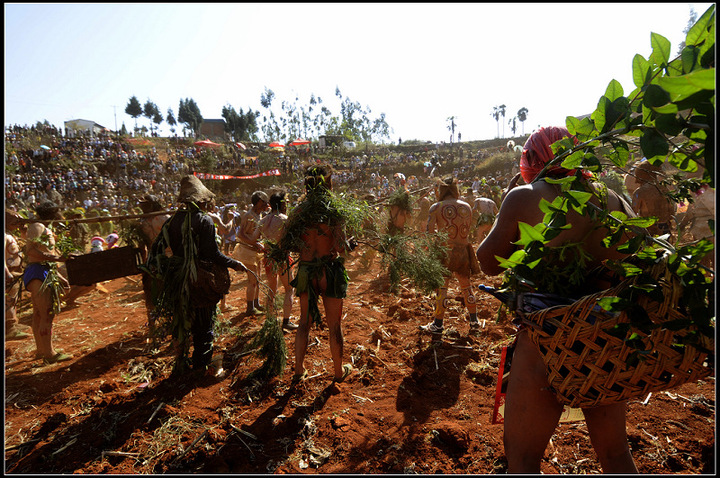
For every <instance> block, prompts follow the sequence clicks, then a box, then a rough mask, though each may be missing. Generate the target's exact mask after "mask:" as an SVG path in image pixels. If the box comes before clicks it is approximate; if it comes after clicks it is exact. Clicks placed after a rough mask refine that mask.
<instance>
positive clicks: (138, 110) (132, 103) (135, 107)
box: [125, 96, 143, 130]
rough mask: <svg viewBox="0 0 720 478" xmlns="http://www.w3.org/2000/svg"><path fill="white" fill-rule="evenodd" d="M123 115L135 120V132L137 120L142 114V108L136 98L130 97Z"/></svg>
mask: <svg viewBox="0 0 720 478" xmlns="http://www.w3.org/2000/svg"><path fill="white" fill-rule="evenodd" d="M125 114H128V115H130V116H131V117H133V118H134V119H135V129H136V130H137V119H138V117H139V116H140V115H142V114H143V110H142V106H140V102H139V101H138V99H137V97H136V96H132V97H131V98H130V100H129V101H128V104H127V106H126V107H125Z"/></svg>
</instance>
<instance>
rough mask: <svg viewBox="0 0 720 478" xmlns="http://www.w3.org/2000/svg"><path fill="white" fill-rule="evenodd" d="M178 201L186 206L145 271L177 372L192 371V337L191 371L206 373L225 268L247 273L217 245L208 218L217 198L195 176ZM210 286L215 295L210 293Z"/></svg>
mask: <svg viewBox="0 0 720 478" xmlns="http://www.w3.org/2000/svg"><path fill="white" fill-rule="evenodd" d="M177 202H178V203H181V204H182V205H183V206H184V207H183V208H181V209H178V210H177V211H176V212H175V213H174V214H173V215H172V216H171V217H170V219H168V220H167V221H166V222H165V223H164V224H163V226H162V231H161V232H160V234H159V235H158V236H157V238H156V239H155V241H154V242H153V244H152V246H151V248H150V252H149V255H148V261H147V263H146V266H145V267H144V269H146V270H148V271H149V272H150V273H151V275H152V276H153V279H155V281H154V284H153V302H154V304H155V309H154V311H155V312H156V314H157V319H156V323H158V322H162V321H160V319H161V318H164V319H166V320H165V321H164V323H159V324H158V327H159V328H163V327H164V330H165V332H169V333H170V334H172V337H173V342H174V345H175V347H176V350H175V353H176V357H175V359H176V360H175V366H174V368H173V373H174V374H179V373H184V372H185V371H186V370H187V369H188V368H189V365H190V364H189V363H187V357H186V354H187V352H188V349H189V340H188V338H189V335H192V339H193V354H192V368H193V370H194V371H195V372H197V373H199V374H203V373H205V372H206V371H207V370H208V368H209V366H210V363H211V362H212V351H213V326H214V322H215V317H216V312H217V304H218V302H219V301H220V299H221V298H222V295H223V294H224V293H227V288H229V276H228V275H227V268H232V269H234V270H236V271H241V272H242V271H246V270H247V268H246V267H245V265H244V264H243V263H242V262H240V261H237V260H235V259H233V258H230V257H227V256H226V255H225V254H223V253H222V252H220V249H219V247H218V244H217V242H216V240H215V224H214V223H213V220H212V218H211V217H210V216H209V215H208V214H207V212H208V211H212V209H213V207H214V205H215V194H214V193H213V192H212V191H210V190H209V189H207V188H206V187H205V186H204V185H203V184H202V182H201V181H200V180H199V179H198V178H197V177H195V176H193V175H187V176H184V177H183V178H182V180H181V181H180V192H179V194H178V198H177ZM168 249H169V252H170V253H171V254H172V255H170V256H168V255H167V251H168ZM223 268H224V271H223V270H222V269H223ZM208 271H210V272H212V274H209V272H208ZM222 272H224V273H225V276H226V283H225V287H222V289H223V290H217V288H215V287H214V285H213V284H214V283H216V282H217V283H220V282H221V279H220V278H219V277H218V276H222V275H223V274H222ZM210 287H212V290H208V288H210ZM218 288H220V287H218Z"/></svg>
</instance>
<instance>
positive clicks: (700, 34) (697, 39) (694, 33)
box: [685, 5, 715, 46]
mask: <svg viewBox="0 0 720 478" xmlns="http://www.w3.org/2000/svg"><path fill="white" fill-rule="evenodd" d="M714 24H715V6H714V5H713V6H711V7H710V8H708V9H707V10H705V13H703V14H702V16H701V17H700V18H698V20H697V21H696V22H695V24H694V25H693V26H692V27H690V30H688V33H687V35H686V36H685V45H686V46H687V45H698V44H700V43H701V42H702V41H704V40H705V39H706V38H707V37H708V25H714ZM710 38H713V37H710Z"/></svg>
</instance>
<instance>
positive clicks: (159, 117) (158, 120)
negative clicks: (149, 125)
mask: <svg viewBox="0 0 720 478" xmlns="http://www.w3.org/2000/svg"><path fill="white" fill-rule="evenodd" d="M162 122H163V117H162V115H161V114H160V112H159V111H156V112H155V114H154V115H153V123H155V124H156V126H155V134H156V135H157V131H158V128H159V126H160V123H162Z"/></svg>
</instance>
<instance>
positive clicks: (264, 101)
mask: <svg viewBox="0 0 720 478" xmlns="http://www.w3.org/2000/svg"><path fill="white" fill-rule="evenodd" d="M274 98H275V93H274V92H273V90H271V89H268V87H267V86H266V87H265V91H264V92H263V94H261V95H260V105H261V106H262V107H263V108H270V105H271V104H272V100H273V99H274Z"/></svg>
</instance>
